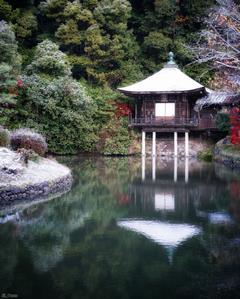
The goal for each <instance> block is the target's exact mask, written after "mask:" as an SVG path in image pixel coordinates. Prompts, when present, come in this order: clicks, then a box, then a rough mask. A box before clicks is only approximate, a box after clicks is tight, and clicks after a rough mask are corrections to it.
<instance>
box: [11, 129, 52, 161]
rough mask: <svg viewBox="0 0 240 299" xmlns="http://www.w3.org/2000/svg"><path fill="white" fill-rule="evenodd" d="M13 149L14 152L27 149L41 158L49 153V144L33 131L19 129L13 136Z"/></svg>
mask: <svg viewBox="0 0 240 299" xmlns="http://www.w3.org/2000/svg"><path fill="white" fill-rule="evenodd" d="M11 147H12V149H13V150H18V149H20V148H25V149H26V150H33V151H34V152H35V153H37V154H38V155H40V156H44V155H45V153H46V152H47V143H46V140H45V138H44V137H43V136H42V135H41V134H39V133H36V132H34V131H33V130H31V129H17V130H15V131H13V132H12V134H11Z"/></svg>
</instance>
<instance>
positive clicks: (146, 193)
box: [0, 158, 240, 299]
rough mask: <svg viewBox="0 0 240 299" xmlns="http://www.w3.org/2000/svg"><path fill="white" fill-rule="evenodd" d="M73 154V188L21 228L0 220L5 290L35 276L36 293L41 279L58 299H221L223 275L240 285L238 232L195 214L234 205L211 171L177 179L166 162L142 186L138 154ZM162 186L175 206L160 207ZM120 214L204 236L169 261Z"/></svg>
mask: <svg viewBox="0 0 240 299" xmlns="http://www.w3.org/2000/svg"><path fill="white" fill-rule="evenodd" d="M67 160H68V159H66V160H65V162H66V163H67V164H68V165H71V167H72V169H73V175H74V178H75V180H74V186H73V189H72V190H71V192H69V193H68V194H66V195H64V196H62V197H60V198H56V199H54V200H52V201H49V202H45V203H40V204H38V205H35V206H31V207H29V208H27V209H26V210H24V211H23V212H21V213H20V218H21V221H20V222H19V223H17V224H16V225H15V226H13V225H11V226H10V225H9V224H5V225H2V226H1V227H3V228H4V229H2V230H1V231H0V242H1V249H0V250H1V251H0V263H1V266H2V265H3V266H2V268H0V279H1V282H0V284H1V286H2V285H3V287H4V288H6V287H7V286H9V289H11V286H12V285H14V286H15V288H14V290H15V289H16V293H17V291H18V290H21V289H22V287H23V286H22V284H21V282H22V281H25V282H26V281H28V283H29V289H30V288H31V287H32V288H33V285H34V283H35V289H34V291H35V294H38V291H39V293H41V290H40V289H41V288H44V285H42V284H41V283H39V281H47V282H48V284H47V287H46V289H47V290H46V291H48V290H49V291H50V294H51V298H70V299H71V298H86V299H88V298H94V299H95V298H100V299H101V298H104V299H108V298H114V299H115V298H116V299H118V298H119V299H120V298H121V299H123V298H124V299H125V298H126V299H127V298H129V299H130V298H139V299H141V298H151V299H155V298H160V296H161V297H162V298H166V299H167V298H171V299H172V298H211V296H210V295H212V298H214V295H215V294H216V293H215V290H216V288H218V287H219V288H220V289H221V290H222V291H223V294H226V293H225V289H224V287H223V286H222V284H223V283H224V281H225V280H227V279H229V278H230V279H231V278H232V279H233V281H234V283H236V280H235V278H236V277H237V274H239V268H240V267H239V266H240V265H239V260H240V257H239V252H240V251H239V245H238V244H239V243H238V239H237V236H239V230H238V228H237V227H236V226H231V227H230V226H227V225H221V226H216V225H212V224H211V223H209V222H208V221H207V219H205V218H204V219H202V218H199V217H198V215H197V213H196V210H197V211H204V212H206V213H208V212H210V211H218V210H219V211H226V210H228V207H229V197H230V193H229V190H230V189H229V188H226V184H222V181H219V179H218V178H217V177H216V175H215V174H214V173H213V172H212V171H209V172H208V170H207V168H204V167H201V168H200V169H198V168H197V166H196V165H195V168H194V170H193V171H192V172H191V170H190V175H189V178H190V180H189V183H188V184H185V182H184V178H183V176H182V177H181V172H179V181H178V182H177V183H174V182H173V173H172V170H171V168H168V167H169V166H168V165H167V168H168V169H167V170H166V169H165V170H164V171H163V170H160V172H159V173H158V174H157V178H156V181H155V182H152V180H150V178H151V171H149V175H148V174H147V175H146V180H145V182H142V181H141V179H140V176H141V164H140V159H139V160H138V159H133V160H131V159H129V158H123V159H110V158H106V159H105V158H100V159H92V158H89V159H88V158H85V159H78V158H71V159H70V161H67ZM236 184H237V183H236ZM234 190H235V189H234ZM161 192H163V193H164V192H165V193H168V194H172V193H173V195H174V200H175V204H174V209H170V210H168V211H167V210H161V209H160V208H159V207H158V208H159V209H158V210H155V205H154V200H155V194H156V193H158V194H161ZM123 217H124V218H126V217H136V218H137V217H141V218H142V219H153V218H154V219H159V220H164V219H165V220H167V221H171V222H174V223H180V222H184V223H191V224H192V223H197V224H198V226H201V227H202V235H201V237H194V238H191V239H188V240H186V241H184V242H183V243H182V244H181V245H180V246H178V247H177V249H176V250H175V251H174V254H173V260H172V263H170V262H169V260H168V253H167V250H166V249H165V248H164V247H162V246H161V245H157V244H154V243H153V242H151V241H149V240H148V239H146V238H145V237H143V236H140V235H138V234H136V233H134V232H128V231H125V230H123V229H120V228H119V227H117V226H116V220H118V219H119V218H123ZM16 228H17V230H16ZM17 238H19V239H20V240H18V239H17ZM19 248H20V249H19ZM23 252H24V255H25V257H24V259H25V260H27V261H28V263H29V264H30V266H29V265H28V269H27V270H26V269H25V268H24V267H25V266H24V265H25V260H24V259H23ZM27 255H29V256H27ZM26 256H27V257H26ZM3 258H5V260H6V263H5V261H4V260H3ZM16 264H17V265H18V264H21V265H22V266H21V268H20V269H21V270H22V271H19V268H18V270H14V269H15V268H16ZM226 269H227V271H228V273H227V274H224V273H225V272H226V271H225V270H226ZM31 277H33V279H32V280H31ZM43 277H44V279H45V280H44V279H43ZM41 279H42V280H41ZM36 281H37V282H36ZM236 289H237V286H236V285H235V287H232V290H230V291H229V292H230V293H229V294H230V295H231V294H233V292H234V291H235V290H236ZM19 293H20V294H21V292H20V291H19ZM41 294H42V293H41ZM209 294H210V295H209ZM34 297H35V296H34ZM39 297H40V298H42V297H43V296H42V297H41V296H40V295H39ZM225 297H226V296H225ZM29 298H32V294H30V291H29ZM36 298H37V296H36ZM46 298H47V297H46ZM219 298H221V294H220V296H219ZM222 298H224V297H222ZM226 298H227V297H226Z"/></svg>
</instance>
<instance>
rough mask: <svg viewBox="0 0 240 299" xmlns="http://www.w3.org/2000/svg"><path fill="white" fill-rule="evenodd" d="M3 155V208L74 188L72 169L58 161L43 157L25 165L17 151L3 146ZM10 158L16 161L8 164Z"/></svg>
mask: <svg viewBox="0 0 240 299" xmlns="http://www.w3.org/2000/svg"><path fill="white" fill-rule="evenodd" d="M0 158H1V159H2V165H1V170H0V172H1V178H2V179H1V182H0V210H1V209H4V208H6V206H8V205H12V204H16V203H21V202H26V201H34V200H38V199H40V198H41V199H44V198H47V197H49V196H52V195H54V194H58V193H59V194H60V193H65V192H67V191H69V190H70V189H71V186H72V175H71V171H70V169H69V168H67V167H66V166H63V165H61V164H59V163H58V162H57V161H55V160H52V159H46V158H40V160H39V161H35V162H34V161H29V163H28V165H27V166H22V162H21V161H19V159H18V158H19V157H18V154H16V153H14V152H12V151H9V150H8V149H3V148H2V149H1V150H0ZM11 159H13V163H12V164H10V163H8V165H7V164H6V161H7V160H9V161H11ZM4 163H5V164H4ZM16 169H17V171H16Z"/></svg>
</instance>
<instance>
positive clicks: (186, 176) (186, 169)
mask: <svg viewBox="0 0 240 299" xmlns="http://www.w3.org/2000/svg"><path fill="white" fill-rule="evenodd" d="M188 163H189V160H188V157H185V183H188V180H189V165H188Z"/></svg>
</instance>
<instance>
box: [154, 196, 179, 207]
mask: <svg viewBox="0 0 240 299" xmlns="http://www.w3.org/2000/svg"><path fill="white" fill-rule="evenodd" d="M155 210H156V211H174V210H175V196H174V194H173V193H166V192H162V193H156V194H155Z"/></svg>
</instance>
